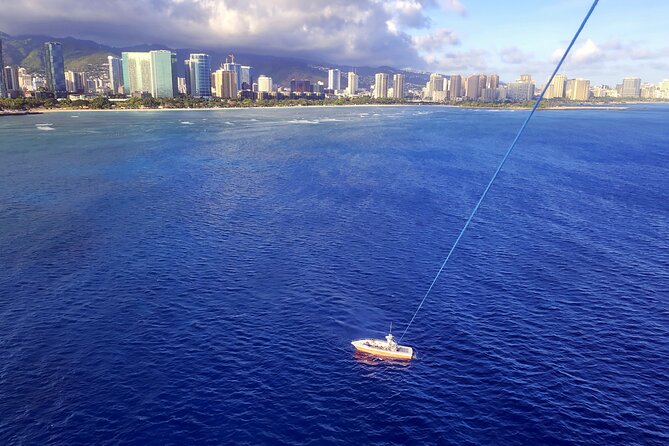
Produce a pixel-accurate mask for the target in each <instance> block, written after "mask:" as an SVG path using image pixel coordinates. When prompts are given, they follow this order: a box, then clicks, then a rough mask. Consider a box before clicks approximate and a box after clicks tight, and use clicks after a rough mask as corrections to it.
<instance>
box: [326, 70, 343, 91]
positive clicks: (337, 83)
mask: <svg viewBox="0 0 669 446" xmlns="http://www.w3.org/2000/svg"><path fill="white" fill-rule="evenodd" d="M328 90H334V91H337V90H341V72H340V71H339V70H338V69H336V68H333V69H331V70H328Z"/></svg>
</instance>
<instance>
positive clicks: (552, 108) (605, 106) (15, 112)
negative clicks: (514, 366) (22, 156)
mask: <svg viewBox="0 0 669 446" xmlns="http://www.w3.org/2000/svg"><path fill="white" fill-rule="evenodd" d="M650 103H652V104H669V102H649V104H650ZM640 104H647V103H646V102H634V103H632V102H628V103H616V104H601V105H599V104H592V103H589V104H583V105H557V106H545V107H540V108H539V110H542V111H543V110H548V111H559V110H626V109H629V107H630V106H631V105H640ZM396 106H416V107H445V108H463V109H484V110H529V109H530V108H531V106H521V105H518V104H508V105H501V106H500V105H497V106H486V105H483V104H481V105H474V106H473V105H471V104H463V105H457V104H439V103H430V102H420V103H416V102H404V103H397V104H309V105H254V106H250V107H243V106H236V107H191V108H187V107H162V108H158V107H156V108H150V107H142V108H130V107H128V108H121V107H119V108H110V109H92V108H42V107H38V108H32V109H29V110H4V111H0V116H25V115H34V114H42V113H79V112H164V111H222V110H248V109H260V108H299V109H304V108H336V107H396Z"/></svg>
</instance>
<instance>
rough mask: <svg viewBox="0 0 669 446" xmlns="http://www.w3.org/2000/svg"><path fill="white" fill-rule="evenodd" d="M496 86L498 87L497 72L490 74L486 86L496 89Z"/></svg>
mask: <svg viewBox="0 0 669 446" xmlns="http://www.w3.org/2000/svg"><path fill="white" fill-rule="evenodd" d="M497 87H499V76H498V75H497V74H491V75H490V77H489V78H488V86H487V88H489V89H491V90H497Z"/></svg>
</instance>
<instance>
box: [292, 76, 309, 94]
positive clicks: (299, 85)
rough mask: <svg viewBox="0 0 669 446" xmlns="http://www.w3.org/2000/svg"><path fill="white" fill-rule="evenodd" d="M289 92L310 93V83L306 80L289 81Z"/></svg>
mask: <svg viewBox="0 0 669 446" xmlns="http://www.w3.org/2000/svg"><path fill="white" fill-rule="evenodd" d="M290 92H291V93H310V92H311V82H310V81H307V80H295V79H293V80H291V81H290Z"/></svg>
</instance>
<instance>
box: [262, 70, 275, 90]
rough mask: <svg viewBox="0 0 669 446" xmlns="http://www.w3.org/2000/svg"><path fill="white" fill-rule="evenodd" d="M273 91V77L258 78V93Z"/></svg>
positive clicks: (263, 76)
mask: <svg viewBox="0 0 669 446" xmlns="http://www.w3.org/2000/svg"><path fill="white" fill-rule="evenodd" d="M273 89H274V86H273V85H272V78H271V77H269V76H265V75H262V74H261V75H260V76H258V93H271V92H272V90H273Z"/></svg>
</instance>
